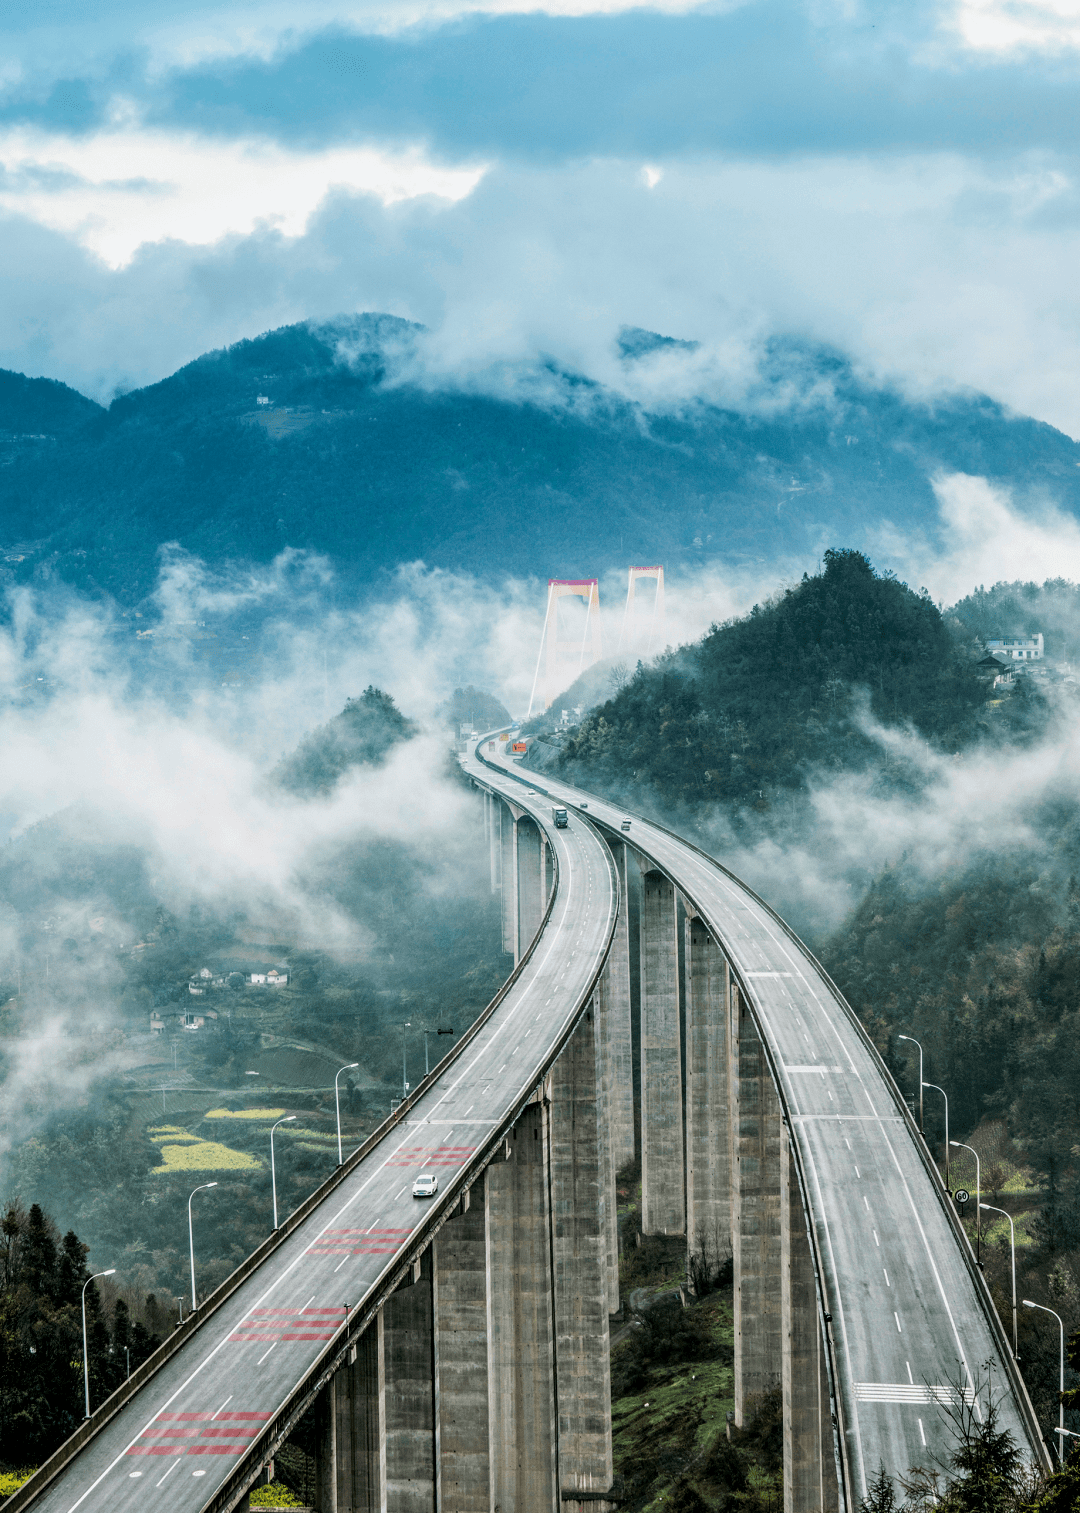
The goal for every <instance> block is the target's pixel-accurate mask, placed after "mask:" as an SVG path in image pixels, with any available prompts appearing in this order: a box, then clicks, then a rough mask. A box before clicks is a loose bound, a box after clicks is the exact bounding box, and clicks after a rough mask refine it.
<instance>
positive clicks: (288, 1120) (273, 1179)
mask: <svg viewBox="0 0 1080 1513" xmlns="http://www.w3.org/2000/svg"><path fill="white" fill-rule="evenodd" d="M295 1119H296V1115H295V1114H286V1116H285V1118H284V1119H279V1120H278V1122H277V1124H272V1125H271V1126H270V1187H271V1189H272V1191H273V1194H274V1228H275V1230H276V1229H277V1227H278V1222H277V1167H276V1166H275V1165H274V1131H275V1130H276V1129H277V1127H278V1124H292V1123H293V1122H294V1121H295Z"/></svg>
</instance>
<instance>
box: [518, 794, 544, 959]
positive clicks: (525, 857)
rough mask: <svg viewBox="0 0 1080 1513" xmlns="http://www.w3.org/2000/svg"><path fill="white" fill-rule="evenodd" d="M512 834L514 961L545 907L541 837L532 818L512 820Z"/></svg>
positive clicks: (527, 940)
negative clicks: (515, 920) (515, 903)
mask: <svg viewBox="0 0 1080 1513" xmlns="http://www.w3.org/2000/svg"><path fill="white" fill-rule="evenodd" d="M514 835H515V837H516V841H515V853H516V861H517V898H518V910H517V912H518V923H517V942H516V946H515V950H514V960H515V961H520V960H521V956H522V952H523V951H524V950H525V949H526V947H527V946H528V945H529V942H530V941H531V940H532V938H533V936H534V935H535V934H536V932H537V930H539V928H540V921H541V920H542V919H543V917H544V909H545V907H546V899H545V897H544V889H543V870H544V837H543V836H542V835H541V833H540V831H539V830H538V829H537V826H536V822H535V820H532V819H530V818H529V817H528V815H523V816H522V817H521V818H520V819H518V820H516V821H515V823H514Z"/></svg>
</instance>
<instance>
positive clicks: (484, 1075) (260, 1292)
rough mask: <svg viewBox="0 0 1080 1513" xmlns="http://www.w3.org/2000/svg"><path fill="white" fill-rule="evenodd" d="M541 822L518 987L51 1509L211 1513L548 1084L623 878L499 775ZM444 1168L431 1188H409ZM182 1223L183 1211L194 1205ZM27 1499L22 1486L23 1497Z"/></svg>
mask: <svg viewBox="0 0 1080 1513" xmlns="http://www.w3.org/2000/svg"><path fill="white" fill-rule="evenodd" d="M488 776H489V779H490V786H492V787H494V788H496V789H498V788H500V787H505V788H506V790H507V792H508V793H509V794H510V795H511V796H512V797H513V799H514V802H515V803H517V804H518V805H519V806H520V807H522V808H525V809H527V810H529V811H530V812H531V813H533V815H534V817H536V818H538V819H539V821H540V822H541V824H542V825H543V826H544V829H545V833H546V834H547V838H548V840H549V842H550V843H551V845H552V847H553V849H554V851H555V853H556V856H557V859H558V878H559V881H558V888H557V892H556V897H555V904H554V907H553V910H552V913H551V917H550V919H549V921H548V923H547V925H546V926H545V927H544V929H543V930H542V932H541V934H540V936H539V939H538V941H537V943H536V946H535V948H534V950H533V952H532V955H531V957H530V958H529V960H528V961H527V962H526V963H525V965H524V968H523V970H522V972H521V975H520V976H519V978H518V980H517V982H516V983H515V984H514V986H513V987H512V988H511V990H510V992H509V993H508V994H507V996H506V997H505V998H504V1000H503V1001H502V1003H501V1004H499V1005H498V1007H497V1009H496V1010H495V1012H494V1013H493V1014H492V1016H491V1017H490V1019H489V1020H488V1021H487V1023H486V1024H484V1025H483V1027H482V1028H481V1029H480V1031H479V1033H478V1034H477V1035H476V1037H475V1038H474V1039H473V1040H472V1042H471V1043H470V1044H468V1045H467V1046H465V1047H464V1048H463V1050H462V1051H461V1053H460V1054H459V1055H457V1056H456V1057H454V1058H453V1059H451V1060H450V1061H449V1062H448V1064H446V1065H445V1070H443V1069H440V1068H437V1069H436V1075H435V1076H434V1079H433V1081H432V1083H431V1085H430V1086H429V1087H428V1089H427V1090H426V1091H424V1092H422V1093H421V1095H420V1096H419V1098H417V1100H416V1102H415V1103H414V1105H413V1106H412V1108H411V1109H410V1110H409V1112H408V1116H407V1118H405V1119H404V1120H403V1121H402V1122H401V1123H399V1124H398V1125H396V1126H395V1127H394V1128H392V1129H390V1130H388V1132H387V1134H386V1136H385V1137H384V1138H383V1139H382V1140H381V1141H380V1142H379V1143H378V1145H377V1146H376V1147H375V1148H374V1149H373V1150H371V1151H370V1152H369V1154H368V1155H367V1156H366V1157H365V1158H364V1159H362V1160H361V1161H360V1162H359V1163H358V1164H357V1165H356V1167H355V1168H354V1170H353V1171H352V1172H351V1173H350V1174H349V1175H348V1176H347V1177H346V1178H345V1180H344V1181H342V1182H341V1184H340V1185H339V1186H338V1187H337V1188H335V1189H334V1191H333V1192H332V1193H330V1195H329V1196H328V1197H327V1198H326V1199H325V1200H324V1201H323V1202H322V1203H321V1204H320V1205H319V1206H318V1208H316V1209H315V1211H314V1212H313V1213H311V1214H310V1215H309V1216H308V1218H307V1219H306V1220H305V1221H304V1222H303V1223H302V1224H300V1226H299V1227H298V1228H297V1229H296V1230H295V1231H294V1232H293V1233H292V1234H291V1235H289V1236H288V1238H287V1239H286V1240H285V1241H284V1242H283V1243H282V1244H281V1245H280V1246H279V1247H278V1248H277V1249H276V1250H275V1251H274V1252H273V1253H272V1254H271V1255H270V1256H269V1257H268V1258H267V1259H266V1260H265V1261H264V1262H263V1263H262V1264H261V1266H259V1268H258V1269H257V1270H256V1271H255V1272H254V1273H253V1274H252V1275H251V1276H250V1277H249V1278H248V1279H247V1280H246V1281H245V1282H243V1283H242V1284H241V1285H240V1286H239V1287H238V1288H237V1289H236V1291H235V1292H234V1293H233V1294H232V1296H231V1297H230V1298H229V1299H228V1300H227V1302H225V1303H224V1305H223V1306H221V1307H220V1308H218V1309H217V1310H216V1311H215V1312H214V1313H213V1314H211V1315H210V1316H209V1317H208V1318H207V1319H206V1321H205V1323H204V1324H203V1325H202V1326H201V1327H200V1328H198V1329H197V1330H196V1331H195V1332H194V1333H193V1334H192V1335H191V1336H190V1338H188V1339H187V1340H186V1341H185V1342H184V1343H183V1344H182V1345H180V1346H179V1348H178V1349H177V1350H176V1352H175V1353H174V1354H173V1355H172V1357H171V1358H170V1359H169V1360H168V1361H167V1362H166V1364H165V1365H164V1366H162V1368H161V1369H160V1370H159V1371H158V1372H157V1373H156V1374H155V1375H154V1376H153V1377H151V1379H150V1380H149V1381H148V1382H147V1383H146V1385H145V1386H143V1387H142V1388H141V1389H140V1390H139V1391H138V1392H137V1393H136V1394H135V1395H134V1396H133V1397H132V1398H131V1400H130V1402H128V1403H127V1404H126V1406H125V1407H124V1408H123V1409H122V1411H121V1412H120V1413H119V1414H117V1415H116V1416H115V1417H114V1418H113V1419H112V1420H111V1421H110V1422H109V1423H108V1424H107V1425H106V1426H105V1427H104V1428H103V1429H102V1431H101V1432H100V1433H99V1434H98V1435H96V1436H95V1437H94V1438H93V1439H91V1440H90V1441H89V1442H88V1443H87V1444H86V1445H85V1446H84V1447H83V1448H82V1449H81V1450H79V1451H78V1453H77V1454H76V1455H75V1456H74V1457H73V1458H72V1459H71V1460H70V1462H69V1463H68V1464H67V1465H66V1466H65V1468H64V1469H63V1470H62V1471H61V1473H60V1474H59V1476H57V1477H56V1479H55V1480H54V1481H53V1482H52V1483H51V1485H49V1486H47V1487H46V1488H45V1489H44V1490H43V1491H42V1492H41V1493H40V1494H38V1495H37V1496H33V1495H32V1489H29V1488H28V1490H30V1491H31V1497H30V1498H29V1499H28V1501H29V1502H32V1506H33V1507H34V1508H35V1509H39V1508H40V1509H42V1510H43V1513H45V1510H47V1513H75V1510H76V1509H79V1510H82V1513H127V1510H142V1509H148V1508H160V1507H163V1506H165V1505H166V1503H165V1499H166V1498H167V1506H168V1507H169V1508H170V1510H175V1513H185V1510H190V1513H199V1510H201V1509H203V1508H205V1507H207V1506H208V1505H210V1504H212V1503H213V1502H214V1500H215V1498H216V1496H217V1494H218V1491H219V1489H220V1488H222V1487H223V1486H224V1485H225V1483H226V1482H228V1480H229V1479H230V1478H231V1477H232V1476H233V1475H234V1473H235V1472H236V1470H237V1467H238V1465H240V1464H242V1462H243V1461H244V1458H245V1456H246V1455H247V1454H248V1453H249V1451H250V1442H251V1441H252V1440H254V1439H255V1438H256V1437H257V1436H258V1435H260V1434H261V1433H263V1432H264V1431H265V1429H266V1426H267V1425H268V1424H269V1423H271V1422H272V1421H273V1420H275V1419H276V1418H278V1417H279V1416H280V1415H281V1413H282V1412H283V1411H284V1410H285V1409H286V1407H287V1406H288V1405H289V1404H290V1403H292V1402H294V1401H295V1400H296V1399H297V1396H298V1394H301V1393H302V1392H303V1388H304V1384H305V1382H308V1381H310V1380H312V1379H313V1378H316V1377H317V1376H318V1372H319V1365H320V1362H321V1361H323V1360H324V1359H325V1358H326V1357H327V1356H329V1355H332V1354H333V1353H334V1351H335V1348H336V1347H335V1340H338V1339H339V1338H340V1336H341V1334H342V1332H343V1330H344V1328H345V1325H346V1314H347V1312H348V1314H349V1315H351V1316H352V1318H353V1322H354V1323H355V1318H356V1315H357V1312H358V1310H359V1311H360V1313H361V1315H362V1313H363V1311H364V1309H365V1307H367V1306H370V1304H371V1302H372V1300H374V1299H375V1298H377V1297H378V1296H379V1295H380V1288H385V1286H386V1284H387V1280H388V1278H389V1277H390V1274H391V1273H392V1272H393V1271H394V1270H395V1269H398V1268H400V1266H401V1264H402V1261H403V1258H404V1257H406V1256H407V1255H408V1254H409V1252H410V1250H411V1249H413V1250H415V1249H417V1248H422V1245H423V1244H424V1243H426V1236H427V1234H428V1233H429V1232H430V1230H431V1228H432V1225H433V1222H437V1216H438V1215H439V1214H441V1213H445V1212H446V1211H447V1210H448V1209H449V1207H450V1206H451V1205H452V1203H453V1202H454V1201H455V1199H454V1194H455V1192H457V1191H460V1189H461V1187H462V1185H463V1184H464V1183H465V1182H467V1181H468V1179H469V1176H470V1173H471V1172H472V1171H473V1170H475V1169H477V1167H478V1166H479V1164H480V1163H481V1161H482V1158H483V1150H484V1147H485V1146H488V1147H490V1144H491V1142H492V1140H493V1138H494V1137H495V1136H497V1135H498V1134H499V1133H500V1132H501V1131H502V1130H503V1129H504V1128H505V1127H506V1126H507V1124H508V1123H509V1122H512V1118H513V1116H514V1113H515V1111H516V1109H517V1108H518V1107H520V1104H521V1101H522V1098H523V1097H524V1096H528V1094H529V1093H530V1092H531V1090H532V1089H534V1088H535V1087H536V1085H537V1084H538V1082H539V1081H540V1080H541V1079H542V1076H543V1073H544V1071H545V1070H546V1068H547V1067H548V1066H549V1065H550V1063H551V1061H552V1058H553V1056H554V1054H555V1052H556V1050H557V1048H558V1047H559V1046H560V1045H561V1043H562V1039H563V1037H564V1036H565V1034H566V1033H567V1032H568V1030H569V1028H570V1027H571V1025H572V1023H573V1021H574V1020H575V1018H576V1017H577V1014H578V1012H579V1011H580V1009H581V1006H582V1005H583V1003H584V1002H585V1001H586V1000H587V998H588V996H589V993H590V990H591V986H592V983H593V981H594V979H595V977H596V974H597V972H598V970H599V968H600V966H601V964H602V962H603V959H604V955H605V953H606V951H607V948H608V944H609V941H610V938H611V932H612V928H613V925H614V919H615V913H616V908H617V883H616V879H615V875H614V872H613V869H612V865H611V859H610V856H609V853H608V851H607V848H606V846H605V845H604V843H603V842H602V841H601V840H600V839H599V837H598V836H597V834H596V833H595V831H594V830H592V828H591V827H590V826H589V825H588V824H586V823H584V822H583V821H582V820H580V819H578V818H577V817H574V818H573V819H572V820H571V822H570V825H569V826H568V828H567V829H565V830H556V829H555V828H554V827H553V826H552V825H551V823H550V819H551V816H550V810H549V809H548V808H547V807H546V805H545V803H544V802H543V801H540V802H539V803H534V802H532V801H530V800H529V799H528V798H527V797H525V796H524V795H523V793H522V790H521V789H520V787H518V785H517V784H516V783H513V782H512V780H507V779H500V778H497V777H495V776H494V775H488ZM421 1171H435V1172H436V1173H437V1174H438V1177H439V1188H440V1192H439V1196H438V1198H437V1199H435V1200H434V1201H423V1200H416V1199H414V1198H413V1197H412V1195H411V1189H412V1183H413V1179H414V1177H415V1176H416V1175H417V1174H418V1173H419V1172H421ZM177 1224H178V1225H181V1226H182V1224H183V1215H182V1213H178V1214H177ZM25 1505H26V1503H25V1502H24V1501H23V1500H22V1498H21V1497H20V1498H19V1506H20V1507H21V1506H25Z"/></svg>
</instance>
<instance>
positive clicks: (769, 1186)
mask: <svg viewBox="0 0 1080 1513" xmlns="http://www.w3.org/2000/svg"><path fill="white" fill-rule="evenodd" d="M729 1013H730V1018H729V1021H728V1023H729V1030H728V1058H729V1067H730V1070H729V1080H730V1086H731V1156H732V1163H731V1249H732V1259H733V1263H734V1273H735V1307H734V1316H735V1317H734V1322H735V1372H734V1375H735V1422H736V1424H738V1425H739V1426H740V1427H741V1426H742V1425H743V1423H744V1422H745V1420H746V1415H747V1406H748V1404H750V1403H751V1401H752V1399H753V1398H755V1397H757V1396H758V1395H759V1394H761V1393H763V1392H768V1391H771V1390H772V1389H773V1388H775V1387H777V1386H779V1385H780V1375H781V1360H782V1338H783V1330H782V1320H781V1271H782V1268H781V1264H780V1207H781V1204H780V1176H781V1165H780V1156H781V1140H782V1138H783V1123H782V1120H781V1116H780V1101H779V1099H778V1098H777V1095H776V1089H775V1087H774V1086H773V1080H772V1075H771V1073H770V1071H769V1067H768V1063H767V1062H766V1060H765V1051H764V1047H763V1046H762V1044H761V1041H760V1039H759V1038H758V1033H757V1028H756V1026H755V1024H754V1020H753V1017H752V1016H751V1013H750V1009H749V1006H748V1005H747V1004H746V1002H745V1001H744V1000H743V997H742V994H741V993H740V992H739V990H738V988H737V987H736V986H732V988H731V994H730V1009H729Z"/></svg>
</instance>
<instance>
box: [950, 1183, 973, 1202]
mask: <svg viewBox="0 0 1080 1513" xmlns="http://www.w3.org/2000/svg"><path fill="white" fill-rule="evenodd" d="M953 1197H954V1198H955V1199H956V1201H957V1203H967V1202H969V1201H970V1199H971V1194H970V1193H969V1192H968V1190H967V1188H966V1187H958V1188H957V1189H956V1191H955V1192H954V1193H953Z"/></svg>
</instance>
